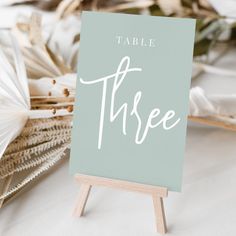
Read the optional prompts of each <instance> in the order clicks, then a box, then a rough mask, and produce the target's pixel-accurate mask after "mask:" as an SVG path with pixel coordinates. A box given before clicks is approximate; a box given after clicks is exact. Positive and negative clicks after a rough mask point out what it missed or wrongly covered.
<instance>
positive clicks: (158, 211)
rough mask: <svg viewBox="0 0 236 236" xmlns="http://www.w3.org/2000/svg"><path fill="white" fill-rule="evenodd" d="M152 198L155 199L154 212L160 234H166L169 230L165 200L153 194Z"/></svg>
mask: <svg viewBox="0 0 236 236" xmlns="http://www.w3.org/2000/svg"><path fill="white" fill-rule="evenodd" d="M152 198H153V205H154V211H155V215H156V225H157V231H158V232H159V233H160V234H165V233H166V232H167V228H166V218H165V210H164V205H163V199H162V197H160V196H158V195H157V194H153V195H152Z"/></svg>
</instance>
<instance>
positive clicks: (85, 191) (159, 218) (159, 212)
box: [74, 174, 168, 234]
mask: <svg viewBox="0 0 236 236" xmlns="http://www.w3.org/2000/svg"><path fill="white" fill-rule="evenodd" d="M75 178H76V180H77V181H78V182H79V183H80V184H81V187H80V195H79V199H78V202H77V205H76V208H75V211H74V215H75V216H79V217H81V216H82V215H83V213H84V209H85V206H86V203H87V200H88V197H89V193H90V190H91V188H92V186H104V187H110V188H119V189H124V190H128V191H135V192H140V193H145V194H150V195H151V196H152V199H153V205H154V211H155V216H156V226H157V231H158V232H159V233H160V234H165V233H166V232H167V228H166V220H165V211H164V205H163V198H164V197H167V195H168V190H167V188H165V187H159V186H151V185H146V184H138V183H132V182H128V181H122V180H115V179H108V178H102V177H96V176H91V175H82V174H78V175H76V176H75Z"/></svg>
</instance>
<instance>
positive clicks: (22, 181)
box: [0, 35, 75, 206]
mask: <svg viewBox="0 0 236 236" xmlns="http://www.w3.org/2000/svg"><path fill="white" fill-rule="evenodd" d="M10 38H11V43H12V54H11V57H8V56H7V55H6V53H5V52H3V51H2V50H0V69H1V75H0V76H1V79H0V114H1V116H0V140H1V142H0V185H1V186H2V190H1V193H0V206H1V205H2V204H3V203H4V200H6V199H8V198H9V197H11V196H12V195H13V194H14V193H16V192H17V191H19V190H21V189H22V188H23V187H24V186H26V185H27V184H28V183H30V182H31V181H32V180H33V179H35V178H36V177H38V176H39V175H40V174H42V173H44V172H45V171H46V170H48V169H49V168H50V167H52V166H53V165H54V164H55V163H56V162H57V161H59V160H60V159H61V158H62V157H63V156H64V154H65V151H66V150H67V149H68V148H69V147H70V136H71V127H72V120H71V118H72V111H73V109H72V107H73V102H74V99H73V97H66V96H64V97H57V96H54V97H52V98H50V99H47V98H46V99H45V98H43V99H42V97H41V96H40V97H37V96H36V97H34V96H33V97H32V96H30V91H29V90H30V89H29V84H30V80H28V79H27V75H26V69H25V65H24V60H23V58H22V55H21V52H20V48H19V47H18V43H17V41H16V40H15V38H14V36H12V35H11V36H10ZM10 61H11V62H10ZM71 77H72V79H71V80H70V79H68V81H67V84H65V86H66V87H68V85H70V83H71V81H72V82H75V81H73V79H74V77H73V76H71ZM48 79H49V78H48ZM45 80H47V79H46V78H45ZM59 81H62V82H63V81H64V80H63V78H62V79H59ZM39 82H40V80H39ZM52 84H53V83H52ZM39 86H40V85H39ZM31 87H32V88H33V89H32V90H33V91H32V93H35V94H41V93H42V91H43V90H42V91H41V90H40V89H38V90H39V91H38V90H37V86H35V85H32V84H31ZM34 90H36V91H34ZM53 99H54V101H53ZM48 102H49V104H48ZM26 170H27V172H25V171H26ZM19 172H21V173H25V175H24V174H23V178H22V177H21V178H19V177H17V178H15V181H13V180H14V176H15V175H16V174H17V173H19Z"/></svg>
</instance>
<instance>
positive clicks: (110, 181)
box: [75, 174, 168, 197]
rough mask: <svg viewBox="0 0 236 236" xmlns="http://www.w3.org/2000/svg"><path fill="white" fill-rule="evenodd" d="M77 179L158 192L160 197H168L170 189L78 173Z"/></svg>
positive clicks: (93, 183) (95, 184) (148, 192)
mask: <svg viewBox="0 0 236 236" xmlns="http://www.w3.org/2000/svg"><path fill="white" fill-rule="evenodd" d="M75 178H76V180H77V181H78V182H79V183H82V184H90V185H93V186H105V187H110V188H118V189H125V190H128V191H135V192H140V193H146V194H158V196H160V197H167V196H168V190H167V188H165V187H159V186H152V185H146V184H139V183H133V182H128V181H123V180H116V179H108V178H103V177H97V176H91V175H82V174H77V175H76V176H75Z"/></svg>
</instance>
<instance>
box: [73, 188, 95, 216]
mask: <svg viewBox="0 0 236 236" xmlns="http://www.w3.org/2000/svg"><path fill="white" fill-rule="evenodd" d="M91 187H92V186H91V185H89V184H82V185H81V187H80V193H79V199H78V202H77V205H76V207H75V210H74V213H73V215H74V216H78V217H81V216H83V214H84V209H85V206H86V203H87V201H88V197H89V193H90V190H91Z"/></svg>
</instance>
